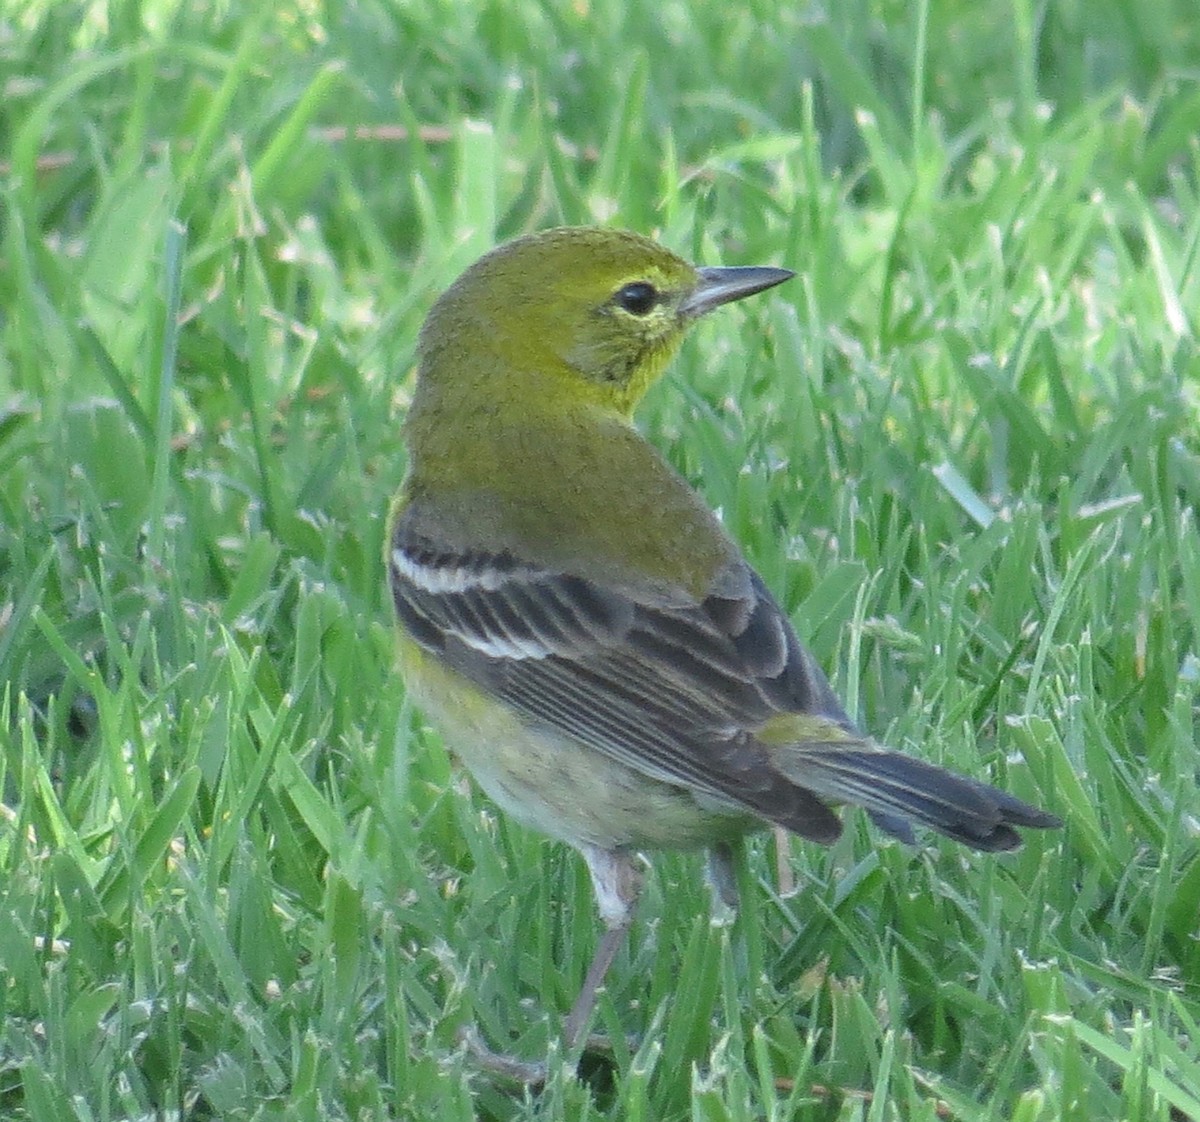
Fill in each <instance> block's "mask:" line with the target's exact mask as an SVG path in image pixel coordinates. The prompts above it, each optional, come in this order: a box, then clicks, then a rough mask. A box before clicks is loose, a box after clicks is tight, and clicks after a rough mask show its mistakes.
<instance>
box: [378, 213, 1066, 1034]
mask: <svg viewBox="0 0 1200 1122" xmlns="http://www.w3.org/2000/svg"><path fill="white" fill-rule="evenodd" d="M792 275H793V274H792V273H791V272H790V271H788V270H787V269H780V268H772V267H724V268H721V267H696V266H693V265H690V264H688V263H687V262H685V261H683V260H682V259H680V258H679V257H677V256H676V255H675V254H674V253H671V252H670V251H668V250H667V249H664V248H663V247H662V246H660V245H658V244H656V243H655V242H653V241H650V240H648V239H647V238H644V237H641V236H639V235H636V234H632V233H626V232H622V231H618V230H609V229H599V228H591V227H579V228H562V229H555V230H548V231H545V232H543V233H538V234H533V235H531V236H528V237H523V238H519V239H517V240H516V241H512V242H509V243H508V244H506V245H503V246H501V247H500V248H498V249H495V250H493V251H492V252H490V253H488V254H487V255H486V256H485V257H483V258H481V259H480V260H479V261H477V262H476V263H475V264H474V265H472V266H471V267H470V268H469V269H467V270H466V272H465V273H463V274H462V276H460V277H459V278H458V280H456V281H455V282H454V284H453V285H452V286H451V287H450V288H449V289H448V290H447V291H446V292H445V294H444V295H442V296H441V298H440V299H439V300H438V301H437V302H436V304H435V305H434V307H433V309H432V311H431V312H430V313H429V316H428V318H427V319H426V321H425V324H424V327H423V328H422V330H421V334H420V339H419V343H418V369H417V379H416V386H415V389H414V393H413V397H412V402H411V406H410V408H409V410H408V414H407V417H406V420H405V426H404V431H405V439H406V442H407V448H408V456H409V461H408V463H409V466H408V473H407V477H406V479H405V481H404V483H403V486H402V489H401V492H400V495H399V496H398V498H397V501H396V502H395V504H394V506H393V510H392V514H391V521H390V529H389V534H388V542H389V544H388V551H387V554H388V555H387V565H388V573H389V578H390V585H391V592H392V597H393V600H394V603H395V610H396V616H397V619H398V621H399V625H400V632H401V636H400V642H399V659H400V664H401V668H402V671H403V674H404V676H405V680H406V683H407V688H408V690H409V692H410V696H411V697H412V698H413V700H414V701H415V702H416V704H417V705H418V707H419V708H420V709H421V710H423V712H424V713H425V715H426V716H427V717H428V718H430V719H431V720H432V721H433V722H434V724H435V725H436V726H437V727H438V728H439V729H440V730H441V731H442V733H443V735H444V736H445V738H446V740H447V743H448V744H449V745H450V746H451V747H452V748H453V750H454V751H455V752H456V753H457V755H458V756H459V757H460V758H461V760H462V762H463V763H464V764H465V765H466V767H467V768H468V770H469V771H470V772H471V773H472V774H473V775H474V777H475V779H476V780H477V781H478V783H479V785H480V786H481V787H482V788H483V790H484V791H485V792H486V793H487V794H488V795H489V796H490V797H491V798H492V799H493V800H494V801H495V802H496V804H497V805H499V806H500V807H501V808H503V809H504V810H505V811H507V812H508V813H509V814H511V815H512V816H513V817H514V818H516V819H517V820H518V821H520V822H522V823H524V824H525V825H527V826H530V827H532V828H534V829H535V830H539V831H542V832H543V833H545V834H548V835H550V836H551V837H554V838H558V839H561V840H562V841H565V842H567V843H569V844H570V845H572V846H574V847H575V848H576V849H577V850H578V851H579V852H580V853H581V854H582V855H583V858H584V860H585V861H586V862H587V865H588V868H589V870H590V871H591V876H592V880H593V884H594V887H595V893H596V899H597V903H598V906H599V911H600V915H601V917H602V919H603V921H604V923H605V925H606V927H607V930H606V932H605V934H604V936H603V938H602V939H601V940H600V942H599V944H598V946H597V950H596V953H595V957H594V959H593V960H592V963H591V966H590V967H589V970H588V973H587V976H586V979H585V981H584V984H583V986H582V988H581V990H580V993H579V996H578V998H577V999H576V1001H575V1003H574V1005H573V1007H572V1009H571V1011H570V1013H569V1015H568V1016H567V1019H566V1022H565V1026H564V1035H565V1038H566V1041H567V1043H568V1045H569V1046H574V1045H575V1044H576V1043H577V1042H578V1041H579V1039H580V1037H581V1034H582V1033H583V1031H584V1030H585V1029H586V1027H587V1024H588V1022H589V1019H590V1017H591V1015H592V1012H593V1009H594V1005H595V1002H596V998H597V990H598V988H599V986H600V985H601V983H602V982H603V979H604V976H605V974H606V973H607V971H608V968H609V966H610V965H611V963H612V961H613V959H614V957H615V956H616V954H617V952H618V950H619V948H620V946H621V943H622V941H623V940H624V938H625V934H626V931H627V929H628V927H629V924H630V921H631V915H632V910H633V905H634V901H635V899H636V896H637V892H638V887H639V875H638V871H637V870H638V865H637V854H638V853H639V851H642V850H655V849H664V848H665V849H688V848H707V849H708V850H709V851H710V855H711V858H712V866H711V867H712V868H713V870H714V872H715V877H714V880H715V882H716V884H717V885H718V888H719V889H720V890H721V891H722V893H723V895H725V896H726V897H727V898H728V899H729V900H730V902H731V903H732V902H733V899H734V898H733V893H732V883H733V882H732V878H731V876H730V875H729V865H728V859H729V854H730V848H729V847H730V846H731V844H733V843H734V842H736V841H737V840H738V839H739V838H741V837H742V836H743V835H744V834H746V833H747V832H749V831H753V830H759V829H762V828H764V827H766V826H767V825H769V824H772V823H773V824H777V825H779V826H783V827H786V828H787V829H788V830H790V831H792V832H794V833H796V834H798V835H800V836H801V837H804V838H809V839H812V840H813V841H817V842H824V843H830V842H832V841H833V840H834V839H835V838H837V837H838V835H839V834H840V832H841V829H842V825H841V821H840V819H839V817H838V815H837V814H835V813H834V811H833V809H831V808H832V807H833V806H836V805H838V804H854V805H857V806H860V807H864V808H865V809H866V810H867V812H868V813H869V814H870V816H871V818H872V819H874V821H875V822H876V823H877V824H878V825H879V826H880V827H882V828H883V829H884V830H885V831H887V832H888V833H890V834H893V835H896V836H898V837H900V838H902V839H904V840H905V841H909V842H911V841H913V833H912V829H911V826H910V822H917V823H920V824H922V825H925V826H929V827H932V828H933V829H934V830H936V831H939V832H940V833H942V834H945V835H947V836H949V837H951V838H955V839H957V840H958V841H961V842H965V843H966V844H967V845H970V846H973V847H975V848H976V849H981V850H1005V849H1010V848H1012V847H1014V846H1017V845H1018V844H1019V843H1020V839H1019V836H1018V833H1017V830H1016V827H1021V826H1026V827H1038V828H1043V829H1044V828H1050V827H1055V826H1059V825H1061V823H1060V820H1059V819H1058V818H1056V817H1055V816H1054V815H1052V814H1048V813H1046V812H1045V811H1042V810H1039V809H1037V808H1035V807H1032V806H1029V805H1027V804H1026V803H1024V802H1022V801H1021V800H1020V799H1017V798H1014V797H1013V796H1012V795H1009V794H1006V793H1005V792H1003V791H1001V790H998V789H996V788H994V787H990V786H987V785H985V784H983V783H980V782H977V781H975V780H973V779H968V778H964V777H960V776H958V775H955V774H953V773H951V772H948V771H945V770H943V769H942V768H940V767H936V766H934V765H932V764H929V763H925V762H922V761H921V760H919V759H915V758H913V757H911V756H908V755H903V754H900V753H897V752H893V751H889V750H887V749H885V748H883V747H882V746H880V745H879V744H877V743H875V742H874V741H872V740H870V739H869V738H867V737H866V736H864V735H863V734H862V733H861V732H860V731H859V730H858V729H857V728H856V727H855V725H854V724H853V723H852V722H851V721H850V719H849V718H848V717H847V715H846V713H845V711H844V710H843V708H842V706H841V704H840V703H839V702H838V699H837V698H836V697H835V696H834V694H833V691H832V689H831V688H830V685H829V682H828V681H827V679H826V677H825V675H824V674H823V673H822V671H821V668H820V667H819V666H818V665H817V664H816V662H815V661H814V659H813V657H812V656H811V655H810V654H809V653H808V652H807V651H806V650H805V648H804V647H803V646H802V645H801V643H800V642H799V640H798V639H797V637H796V634H795V631H794V630H793V628H792V625H791V623H790V622H789V620H788V617H787V616H786V615H785V614H784V612H783V611H782V610H781V608H780V607H779V604H778V603H777V602H776V600H775V598H774V597H773V596H772V595H771V592H770V591H769V589H768V588H767V587H766V585H765V584H764V583H763V581H762V579H761V578H760V577H759V576H758V574H757V573H756V572H755V571H754V570H753V569H752V568H751V567H750V565H749V564H748V563H747V562H746V560H745V558H744V557H743V556H742V554H741V551H740V550H739V548H738V546H737V545H736V543H735V542H734V541H733V539H732V538H731V537H730V536H729V534H728V533H727V532H726V530H725V529H724V528H723V527H722V525H721V522H720V520H719V519H718V518H717V517H716V516H715V515H714V514H713V513H712V511H711V510H710V509H709V507H708V506H707V505H706V504H705V503H704V501H703V500H702V499H701V498H700V496H699V495H698V494H697V493H696V492H695V491H694V490H693V489H692V488H691V487H690V486H689V485H688V484H687V483H686V482H685V481H684V480H683V479H682V478H681V477H680V476H679V475H678V474H677V473H676V472H675V470H674V469H672V468H671V467H670V466H669V465H668V464H667V463H666V461H665V460H664V459H663V458H662V456H661V455H660V454H659V453H658V452H657V451H656V450H655V449H654V448H653V447H652V446H651V445H650V443H649V442H648V441H647V440H646V439H644V438H643V437H642V436H641V435H640V433H639V432H638V430H637V429H636V428H635V427H634V424H633V421H632V413H633V410H634V407H635V406H636V405H637V403H638V401H639V399H641V397H642V396H643V395H644V394H645V392H646V390H647V389H648V388H649V386H650V385H651V384H652V383H653V382H654V381H655V380H656V379H657V378H658V377H659V375H660V374H661V373H662V371H663V369H664V367H665V365H666V364H667V362H668V360H669V359H670V358H671V356H672V355H673V354H674V352H675V351H676V349H677V348H678V346H679V343H680V340H681V339H682V338H683V335H684V333H685V331H686V330H687V328H688V327H689V325H691V324H692V323H693V322H694V321H695V320H696V319H698V318H699V317H700V316H703V315H705V314H706V313H708V312H710V311H712V310H713V309H714V308H717V307H719V306H720V305H722V304H726V303H729V302H730V301H733V300H740V299H742V298H743V297H746V296H750V295H752V294H754V293H757V292H761V291H763V290H764V289H768V288H771V287H773V286H774V285H777V284H780V283H782V282H783V281H786V280H787V279H788V278H789V277H791V276H792Z"/></svg>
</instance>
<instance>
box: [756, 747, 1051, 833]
mask: <svg viewBox="0 0 1200 1122" xmlns="http://www.w3.org/2000/svg"><path fill="white" fill-rule="evenodd" d="M774 763H775V765H776V767H778V769H779V770H780V772H782V773H783V774H784V775H785V776H786V777H787V778H788V779H789V780H790V781H791V782H793V783H795V784H797V785H798V786H800V787H804V788H806V789H808V790H809V791H812V792H813V793H814V794H816V795H818V796H820V797H821V798H823V799H828V800H830V801H831V802H839V803H851V804H853V805H855V806H861V807H863V808H865V809H866V810H867V812H868V813H869V814H870V815H871V818H872V819H873V820H874V821H875V823H876V824H877V825H878V826H880V827H881V828H882V829H884V830H886V831H887V832H888V833H890V834H893V835H895V836H896V837H898V838H900V839H901V840H903V841H906V842H910V843H911V842H912V841H913V832H912V827H911V825H910V821H911V822H917V823H920V824H922V825H925V826H928V827H930V828H931V829H934V830H937V831H938V832H939V833H941V834H945V835H946V836H947V837H950V838H954V839H955V840H956V841H960V842H963V843H965V844H966V845H969V846H972V847H974V848H975V849H982V850H989V851H992V850H1004V849H1015V848H1016V847H1017V846H1019V845H1020V844H1021V836H1020V834H1018V833H1017V831H1016V829H1015V828H1014V827H1017V826H1027V827H1033V828H1035V829H1053V828H1054V827H1056V826H1061V825H1062V821H1061V819H1059V818H1057V817H1056V816H1055V815H1053V814H1048V813H1046V812H1045V811H1043V810H1038V809H1037V808H1036V807H1033V806H1030V805H1029V804H1028V803H1025V802H1022V801H1021V800H1020V799H1018V798H1015V797H1014V796H1013V795H1010V794H1008V793H1007V792H1005V791H1001V790H1000V789H999V788H996V787H990V786H988V785H987V784H986V783H980V782H978V781H977V780H974V779H968V778H966V777H965V776H961V775H956V774H955V773H954V772H951V771H946V769H945V768H940V767H937V766H936V765H934V764H929V763H925V762H924V761H923V760H918V759H915V758H913V757H912V756H905V755H902V754H901V753H899V752H890V751H887V750H886V749H883V748H877V747H874V746H872V745H870V744H866V743H861V744H853V743H851V744H846V743H840V744H838V743H830V744H827V745H814V744H812V743H811V742H810V743H806V744H804V745H803V747H800V746H795V747H793V748H792V750H790V751H784V752H779V753H777V754H776V756H775V759H774Z"/></svg>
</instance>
